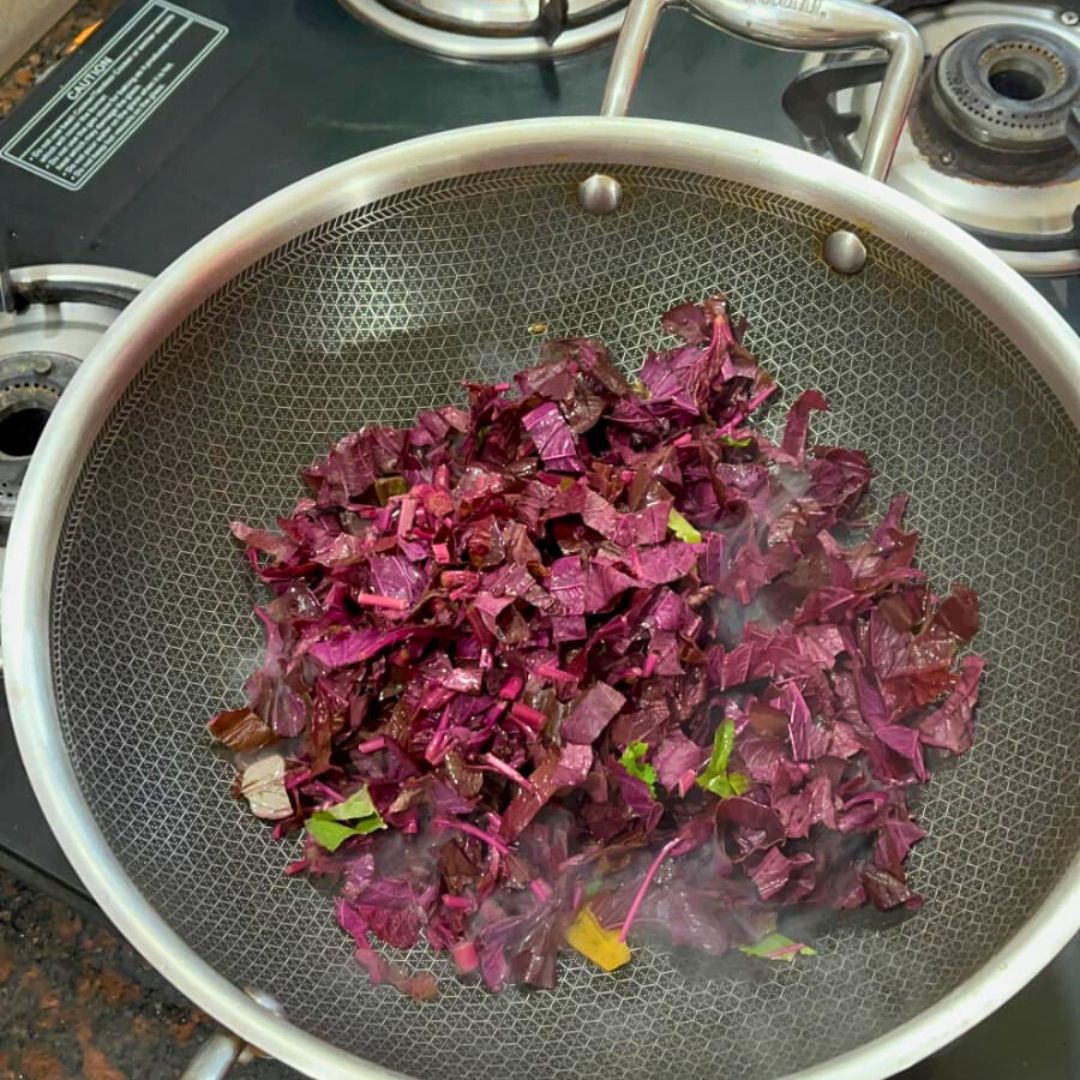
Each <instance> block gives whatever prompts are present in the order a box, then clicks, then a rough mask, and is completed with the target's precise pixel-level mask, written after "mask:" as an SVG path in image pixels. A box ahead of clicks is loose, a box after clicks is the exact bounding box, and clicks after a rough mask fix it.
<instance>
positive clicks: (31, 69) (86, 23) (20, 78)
mask: <svg viewBox="0 0 1080 1080" xmlns="http://www.w3.org/2000/svg"><path fill="white" fill-rule="evenodd" d="M121 2H122V0H78V3H76V4H74V5H73V6H72V8H71V10H70V11H69V12H68V13H67V14H66V15H65V16H64V17H63V18H62V19H61V20H60V21H59V22H58V23H57V24H56V25H55V26H54V27H53V28H52V29H51V30H50V31H49V32H48V33H47V34H46V35H45V36H44V37H43V38H42V39H41V40H40V41H39V42H38V43H37V44H36V45H35V46H34V47H33V48H32V49H31V50H30V51H29V52H28V53H27V54H26V55H25V56H23V57H22V58H21V59H20V60H19V61H18V62H17V63H16V64H15V66H14V67H13V68H12V69H11V70H10V71H8V72H6V73H5V74H4V75H3V76H0V119H3V117H5V116H7V114H8V113H9V112H11V110H12V109H14V108H15V106H16V105H17V104H18V103H19V102H20V101H21V100H22V99H23V97H24V96H25V95H26V94H27V93H28V92H29V91H30V90H31V89H32V88H33V87H34V86H36V85H37V83H38V82H40V81H41V80H42V79H44V78H47V77H48V76H49V75H50V74H51V73H52V71H53V69H54V68H55V67H56V66H57V64H59V63H60V62H61V61H62V60H63V59H64V58H65V57H67V56H70V55H71V54H72V53H73V52H74V51H75V50H76V49H78V48H79V46H80V45H82V44H83V43H84V42H85V41H87V40H89V38H90V37H91V36H92V35H93V32H94V31H95V30H96V29H97V28H98V26H99V25H100V24H101V22H102V21H103V20H104V19H106V18H108V17H109V15H111V14H112V13H113V11H115V10H116V8H118V7H119V6H120V4H121Z"/></svg>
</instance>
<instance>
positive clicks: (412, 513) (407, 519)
mask: <svg viewBox="0 0 1080 1080" xmlns="http://www.w3.org/2000/svg"><path fill="white" fill-rule="evenodd" d="M415 518H416V500H415V499H413V498H406V499H402V500H401V514H400V515H399V517H398V523H397V534H398V536H404V535H405V534H406V533H407V532H409V531H410V530H411V529H412V527H413V521H414V520H415Z"/></svg>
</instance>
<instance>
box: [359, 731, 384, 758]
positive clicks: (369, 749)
mask: <svg viewBox="0 0 1080 1080" xmlns="http://www.w3.org/2000/svg"><path fill="white" fill-rule="evenodd" d="M385 745H386V739H385V738H384V737H383V736H382V735H376V736H375V738H374V739H368V741H367V742H362V743H361V744H360V745H359V746H358V747H357V748H356V749H357V750H359V751H360V753H361V754H374V753H375V751H376V750H381V749H382V748H383V747H384V746H385Z"/></svg>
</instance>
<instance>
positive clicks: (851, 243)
mask: <svg viewBox="0 0 1080 1080" xmlns="http://www.w3.org/2000/svg"><path fill="white" fill-rule="evenodd" d="M823 254H824V256H825V261H826V262H827V263H828V264H829V265H830V266H831V267H832V268H833V269H834V270H835V271H837V273H840V274H857V273H858V272H859V271H860V270H861V269H862V268H863V267H864V266H865V265H866V246H865V245H864V244H863V242H862V241H861V240H860V239H859V238H858V237H857V236H856V235H855V234H854V233H853V232H849V231H848V230H847V229H837V230H836V232H834V233H832V234H831V235H830V236H827V237H826V238H825V250H824V252H823Z"/></svg>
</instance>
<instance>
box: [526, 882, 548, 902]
mask: <svg viewBox="0 0 1080 1080" xmlns="http://www.w3.org/2000/svg"><path fill="white" fill-rule="evenodd" d="M529 888H530V889H532V891H533V896H535V897H536V899H537V900H539V901H540V903H541V904H543V903H545V902H546V901H548V900H550V899H551V887H550V886H549V885H548V883H547V882H546V881H544V880H543V879H541V878H533V879H532V881H530V882H529Z"/></svg>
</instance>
